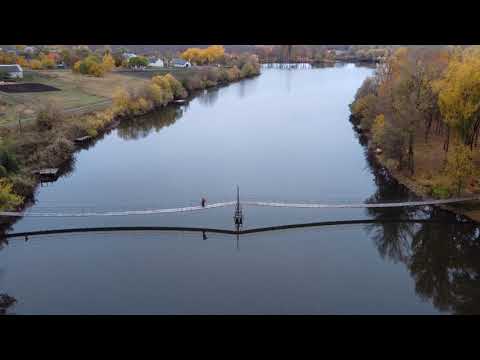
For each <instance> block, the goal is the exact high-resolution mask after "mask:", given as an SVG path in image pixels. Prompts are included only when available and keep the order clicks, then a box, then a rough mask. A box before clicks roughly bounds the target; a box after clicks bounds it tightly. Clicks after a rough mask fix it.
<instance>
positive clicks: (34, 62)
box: [29, 59, 42, 70]
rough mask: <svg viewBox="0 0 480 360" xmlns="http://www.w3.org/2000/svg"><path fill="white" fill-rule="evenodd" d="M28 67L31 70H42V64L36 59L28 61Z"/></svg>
mask: <svg viewBox="0 0 480 360" xmlns="http://www.w3.org/2000/svg"><path fill="white" fill-rule="evenodd" d="M29 65H30V68H31V69H32V70H40V69H41V68H42V63H41V62H40V60H37V59H33V60H30V63H29Z"/></svg>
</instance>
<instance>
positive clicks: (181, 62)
mask: <svg viewBox="0 0 480 360" xmlns="http://www.w3.org/2000/svg"><path fill="white" fill-rule="evenodd" d="M172 63H173V67H181V68H189V67H192V64H190V61H185V60H183V59H173V62H172Z"/></svg>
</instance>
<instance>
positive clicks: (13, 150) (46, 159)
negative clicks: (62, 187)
mask: <svg viewBox="0 0 480 360" xmlns="http://www.w3.org/2000/svg"><path fill="white" fill-rule="evenodd" d="M259 73H260V70H259V66H258V67H257V66H256V64H250V63H247V64H245V66H243V67H242V68H241V69H238V68H237V67H231V68H215V67H208V68H204V69H201V70H200V71H197V72H190V73H189V74H192V75H191V76H189V77H184V78H182V79H181V80H182V81H181V82H180V81H179V80H177V79H176V78H175V76H172V75H170V74H167V75H164V76H154V77H153V78H152V79H151V80H150V81H145V79H139V82H140V83H141V84H140V85H139V86H138V87H136V88H133V89H132V88H120V89H117V91H116V92H115V94H114V95H113V96H112V105H111V106H110V107H108V108H107V109H105V110H102V111H93V112H91V113H88V114H85V115H82V116H66V115H65V114H64V113H62V111H61V110H59V109H58V108H55V106H53V105H48V106H46V107H45V108H44V109H42V110H41V111H40V112H39V115H38V116H37V118H36V119H35V121H32V122H31V123H28V124H24V125H23V126H22V127H21V128H12V127H5V128H2V129H0V133H1V134H0V135H1V138H2V142H1V144H0V145H1V148H0V150H1V152H2V153H0V155H2V156H1V158H5V156H4V154H7V157H8V158H9V159H14V163H15V166H13V167H12V168H11V169H10V168H9V169H5V172H4V174H3V175H2V179H8V181H9V182H10V183H11V184H12V185H13V193H14V194H17V195H19V196H21V197H22V201H21V203H16V204H13V205H12V204H2V203H1V201H0V205H2V207H3V210H6V209H12V210H17V211H20V210H22V209H24V208H25V207H26V206H28V205H29V203H31V202H32V201H33V199H34V193H35V191H36V189H37V187H38V185H39V184H40V179H39V177H37V176H34V175H33V171H36V170H40V169H42V168H60V169H61V168H62V167H65V164H67V163H69V162H71V160H72V158H73V156H74V154H75V152H76V151H78V150H79V149H82V148H84V146H83V145H82V144H77V143H76V141H75V140H76V139H78V138H82V137H86V136H87V137H89V138H90V139H91V140H94V139H96V138H98V137H100V136H102V135H103V134H104V133H106V132H107V131H109V130H111V129H113V128H114V127H116V126H118V125H119V124H120V122H121V121H122V120H125V119H135V118H136V117H138V116H142V115H145V114H148V113H150V112H154V111H158V110H160V109H162V108H164V107H165V106H167V105H171V104H183V103H184V102H188V101H190V100H191V99H193V98H194V97H195V96H196V94H198V92H199V91H200V90H203V89H210V88H215V87H219V86H226V85H228V84H230V83H234V82H237V81H240V80H243V79H246V78H250V77H254V76H257V75H259ZM100 81H101V80H100ZM59 174H61V172H59ZM7 190H8V189H7ZM0 200H1V199H0ZM4 220H5V219H4Z"/></svg>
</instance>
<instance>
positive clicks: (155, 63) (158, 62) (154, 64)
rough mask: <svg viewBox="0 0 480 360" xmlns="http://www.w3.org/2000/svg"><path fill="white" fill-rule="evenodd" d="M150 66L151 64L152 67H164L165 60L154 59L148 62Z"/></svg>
mask: <svg viewBox="0 0 480 360" xmlns="http://www.w3.org/2000/svg"><path fill="white" fill-rule="evenodd" d="M148 66H151V67H161V68H162V67H164V66H165V64H164V63H163V60H162V59H157V60H156V61H153V62H151V63H150V64H148Z"/></svg>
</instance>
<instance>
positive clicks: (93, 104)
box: [0, 70, 148, 126]
mask: <svg viewBox="0 0 480 360" xmlns="http://www.w3.org/2000/svg"><path fill="white" fill-rule="evenodd" d="M147 81H148V79H147V78H145V79H142V78H140V77H132V76H127V75H124V74H118V73H110V74H107V75H105V77H103V78H95V77H91V76H84V75H79V74H73V73H72V72H71V71H69V70H44V71H29V72H25V75H24V79H23V80H22V82H24V83H40V84H45V85H50V86H54V87H56V88H58V89H60V90H61V91H52V92H31V93H27V92H26V93H6V92H2V91H1V87H0V126H1V125H9V124H11V123H12V122H14V123H15V122H16V121H18V118H20V120H22V121H28V120H31V119H33V118H35V116H36V114H37V112H38V110H39V109H40V108H41V107H42V106H43V105H44V104H45V103H47V102H49V101H54V102H56V103H57V104H58V105H59V106H60V107H61V108H62V109H63V110H65V111H66V112H68V113H75V114H81V113H85V112H89V111H94V110H100V109H102V108H105V107H107V106H108V105H110V103H111V98H112V96H113V92H114V90H115V88H117V87H123V86H129V87H136V86H140V85H142V84H143V83H145V82H147Z"/></svg>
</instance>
